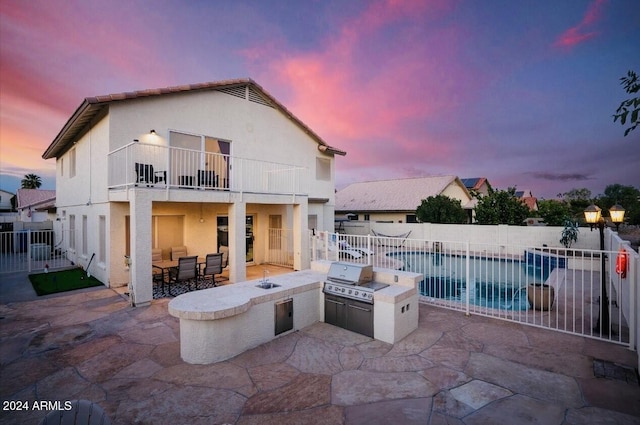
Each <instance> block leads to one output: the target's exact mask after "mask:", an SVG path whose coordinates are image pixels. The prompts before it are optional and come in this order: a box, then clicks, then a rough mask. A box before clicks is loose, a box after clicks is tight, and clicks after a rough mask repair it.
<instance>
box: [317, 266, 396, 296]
mask: <svg viewBox="0 0 640 425" xmlns="http://www.w3.org/2000/svg"><path fill="white" fill-rule="evenodd" d="M386 286H388V285H387V284H384V283H379V282H374V281H373V266H370V265H367V264H355V263H342V262H334V263H332V264H331V267H330V268H329V273H328V274H327V280H326V282H325V283H324V290H323V291H324V293H325V294H331V295H337V296H340V297H345V298H350V299H352V300H358V301H363V302H366V303H368V304H373V293H374V292H375V291H377V290H378V289H382V288H384V287H386Z"/></svg>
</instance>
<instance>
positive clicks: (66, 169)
mask: <svg viewBox="0 0 640 425" xmlns="http://www.w3.org/2000/svg"><path fill="white" fill-rule="evenodd" d="M108 140H109V120H108V117H104V118H102V119H101V120H99V121H98V122H97V123H96V124H95V125H94V126H93V128H92V129H91V130H89V131H88V132H87V133H86V134H84V135H83V136H82V138H81V139H80V140H79V141H78V142H77V143H76V144H75V145H74V147H73V148H72V149H75V156H76V160H75V166H76V167H75V176H73V177H72V174H71V162H72V161H71V150H69V151H67V152H66V153H65V154H64V155H62V157H61V158H58V159H57V174H56V208H57V216H58V218H60V228H61V229H62V232H63V233H64V234H65V237H66V238H67V240H66V241H65V242H64V243H63V246H64V247H65V248H66V249H68V256H69V259H70V260H71V261H73V262H75V263H76V264H78V265H79V266H82V267H86V266H87V265H88V263H89V260H90V259H91V255H92V254H93V253H96V258H94V260H93V262H92V263H91V274H92V275H93V276H95V277H96V278H97V279H98V280H100V281H101V282H103V283H104V284H108V282H109V273H108V270H109V262H110V258H109V250H108V249H107V253H106V260H105V261H104V262H101V261H98V259H97V257H98V250H99V243H100V241H99V237H98V234H99V228H98V226H99V225H98V223H99V217H100V216H101V215H102V216H105V219H106V222H107V223H109V212H110V208H109V204H108V196H107V195H108V194H107V183H106V182H107V161H106V160H105V159H106V156H107V151H108ZM103 158H104V159H103ZM71 215H74V216H75V223H76V226H75V246H76V248H75V249H69V240H68V239H69V237H70V234H69V229H70V228H69V225H70V221H69V217H70V216H71ZM83 216H87V232H88V236H87V249H86V252H83V247H82V241H83V235H82V217H83ZM106 237H107V242H106V243H107V245H106V246H107V247H108V246H109V245H108V244H109V240H108V232H107V235H106Z"/></svg>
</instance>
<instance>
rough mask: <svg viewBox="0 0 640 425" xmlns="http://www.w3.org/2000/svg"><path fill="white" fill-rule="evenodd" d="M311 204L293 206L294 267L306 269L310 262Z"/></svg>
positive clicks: (295, 268) (305, 201) (305, 202)
mask: <svg viewBox="0 0 640 425" xmlns="http://www.w3.org/2000/svg"><path fill="white" fill-rule="evenodd" d="M308 228H309V204H308V203H307V200H306V198H305V199H304V202H303V203H300V204H295V205H294V206H293V269H294V270H306V269H308V268H309V267H310V263H309V230H308Z"/></svg>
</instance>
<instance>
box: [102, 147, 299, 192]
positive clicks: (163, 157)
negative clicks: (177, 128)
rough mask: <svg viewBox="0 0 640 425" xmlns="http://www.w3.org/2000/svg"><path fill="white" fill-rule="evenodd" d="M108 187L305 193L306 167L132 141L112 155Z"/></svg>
mask: <svg viewBox="0 0 640 425" xmlns="http://www.w3.org/2000/svg"><path fill="white" fill-rule="evenodd" d="M108 167H109V176H108V187H109V189H122V188H129V187H149V188H166V189H172V190H173V189H176V190H180V189H191V190H193V189H200V190H219V191H229V192H241V193H244V192H246V193H263V194H286V195H290V194H293V195H307V194H308V193H309V183H308V175H309V171H308V169H307V168H305V167H301V166H297V165H291V164H281V163H275V162H268V161H260V160H255V159H248V158H240V157H236V156H231V155H224V154H220V153H213V152H203V151H197V150H190V149H183V148H174V147H167V146H158V145H152V144H147V143H139V142H133V143H130V144H128V145H126V146H123V147H121V148H118V149H116V150H114V151H112V152H110V153H109V155H108Z"/></svg>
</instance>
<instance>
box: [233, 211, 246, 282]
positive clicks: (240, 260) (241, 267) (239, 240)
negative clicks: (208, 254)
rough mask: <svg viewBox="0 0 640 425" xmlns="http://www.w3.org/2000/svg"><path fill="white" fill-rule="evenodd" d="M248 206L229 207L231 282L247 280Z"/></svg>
mask: <svg viewBox="0 0 640 425" xmlns="http://www.w3.org/2000/svg"><path fill="white" fill-rule="evenodd" d="M246 217H247V204H245V203H244V201H238V202H234V203H232V204H231V205H229V280H230V281H231V282H244V281H245V280H247V239H246V237H247V233H246V220H247V219H246Z"/></svg>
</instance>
